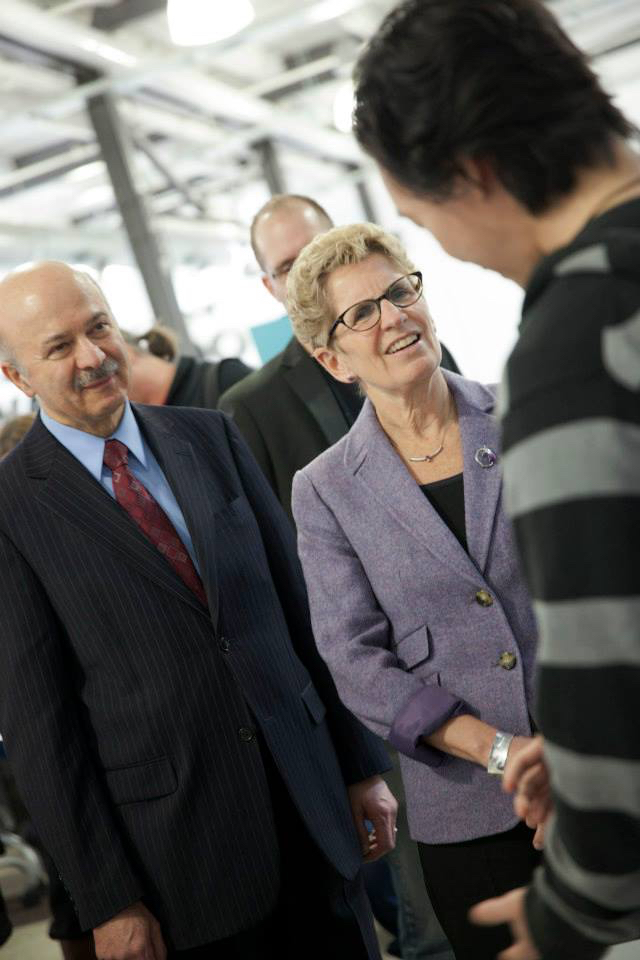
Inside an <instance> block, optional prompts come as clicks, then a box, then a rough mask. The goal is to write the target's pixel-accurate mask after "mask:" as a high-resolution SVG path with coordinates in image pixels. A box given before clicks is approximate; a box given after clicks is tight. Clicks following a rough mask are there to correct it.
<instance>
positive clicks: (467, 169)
mask: <svg viewBox="0 0 640 960" xmlns="http://www.w3.org/2000/svg"><path fill="white" fill-rule="evenodd" d="M460 165H461V167H462V168H463V170H464V173H465V176H464V180H466V181H467V183H469V184H471V185H472V186H474V187H477V189H478V190H480V192H481V193H482V194H483V196H485V197H488V196H490V195H491V194H492V193H493V191H494V190H495V187H496V185H497V183H498V181H497V178H496V174H495V171H494V169H493V164H492V163H491V160H489V159H488V158H487V157H464V158H463V159H462V160H461V161H460ZM464 180H463V181H462V185H464Z"/></svg>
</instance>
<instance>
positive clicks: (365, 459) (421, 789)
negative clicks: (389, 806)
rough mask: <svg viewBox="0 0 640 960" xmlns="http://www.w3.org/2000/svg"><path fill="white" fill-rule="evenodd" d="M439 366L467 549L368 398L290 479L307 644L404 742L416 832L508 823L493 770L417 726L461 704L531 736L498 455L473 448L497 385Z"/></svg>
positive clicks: (530, 642) (517, 576)
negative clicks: (458, 440) (454, 438)
mask: <svg viewBox="0 0 640 960" xmlns="http://www.w3.org/2000/svg"><path fill="white" fill-rule="evenodd" d="M445 376H446V378H447V382H448V384H449V387H450V388H451V390H452V391H453V394H454V396H455V399H456V403H457V407H458V414H459V422H460V432H461V436H462V448H463V457H464V493H465V521H466V532H467V541H468V546H469V553H468V554H467V553H466V552H465V550H464V549H463V547H462V546H461V545H460V543H459V541H458V540H457V539H456V537H455V536H454V534H453V533H452V532H451V531H450V530H449V528H448V527H447V525H446V524H445V523H444V521H443V520H442V519H441V518H440V516H439V515H438V513H437V512H436V511H435V510H434V509H433V507H432V506H431V504H430V503H429V501H428V500H427V498H426V497H425V496H424V494H423V493H422V491H421V490H420V487H419V486H418V484H417V483H416V481H415V480H414V479H413V477H412V476H411V474H410V473H409V471H408V470H407V468H406V467H405V465H404V463H403V461H402V460H401V459H400V457H399V456H398V454H397V453H396V452H395V450H394V449H393V447H392V445H391V443H390V441H389V440H388V438H387V436H386V434H385V433H384V431H383V430H382V428H381V427H380V425H379V423H378V419H377V417H376V414H375V411H374V409H373V406H372V405H371V403H370V402H369V401H366V402H365V405H364V407H363V409H362V413H361V414H360V416H359V417H358V419H357V420H356V422H355V424H354V425H353V427H352V428H351V430H350V431H349V433H348V434H347V435H346V436H345V437H344V438H343V439H342V440H340V441H339V442H338V443H336V444H335V446H333V447H330V448H329V449H328V450H326V451H325V452H324V453H323V454H321V455H320V456H319V457H318V458H317V459H316V460H314V461H313V462H312V463H310V464H309V465H308V466H307V467H305V469H304V470H301V471H300V472H299V473H297V474H296V476H295V479H294V482H293V513H294V517H295V520H296V524H297V527H298V549H299V553H300V559H301V560H302V566H303V568H304V573H305V578H306V581H307V588H308V591H309V601H310V604H311V616H312V622H313V628H314V632H315V637H316V642H317V644H318V648H319V650H320V653H321V654H322V656H323V657H324V659H325V660H326V662H327V664H328V665H329V668H330V670H331V672H332V674H333V678H334V681H335V683H336V686H337V688H338V693H339V694H340V696H341V698H342V700H343V702H344V703H345V704H346V705H347V707H349V709H350V710H352V711H353V713H354V714H355V715H356V716H357V717H359V718H360V720H362V722H363V723H364V724H365V725H366V726H367V727H369V728H370V729H371V730H373V731H374V732H375V733H377V734H379V735H380V736H382V737H385V738H387V739H388V740H389V741H390V742H391V743H392V744H393V745H394V746H395V747H396V748H397V749H398V750H399V751H400V754H401V757H400V759H401V765H402V774H403V779H404V785H405V791H406V796H407V808H408V814H409V825H410V828H411V835H412V837H413V838H414V839H415V840H421V841H423V842H424V843H450V842H456V841H461V840H469V839H472V838H474V837H479V836H486V835H488V834H492V833H499V832H501V831H504V830H508V829H510V828H511V827H512V826H514V825H515V824H516V823H517V817H516V816H515V814H514V812H513V806H512V800H511V798H510V797H508V796H506V795H505V794H504V793H503V792H502V790H501V788H500V780H499V778H498V777H492V776H489V774H487V773H486V771H485V770H483V769H482V768H481V767H480V766H478V765H477V764H475V763H471V762H469V761H466V760H458V759H456V758H455V757H451V756H449V755H447V754H444V753H442V752H441V751H439V750H436V749H433V748H431V747H429V746H426V745H423V744H421V742H420V738H421V736H422V735H424V734H429V733H431V732H432V731H434V730H436V729H437V728H438V727H439V726H441V724H442V723H443V722H444V721H445V720H447V719H448V718H449V717H451V716H454V715H456V714H457V713H464V712H467V713H471V714H473V715H474V716H477V717H480V718H481V719H482V720H485V721H486V722H487V723H490V724H493V725H494V726H496V727H498V729H500V730H504V731H508V732H510V733H516V734H525V735H527V734H530V733H531V723H530V712H531V710H532V702H533V673H534V658H535V648H536V625H535V620H534V617H533V612H532V609H531V603H530V599H529V594H528V592H527V590H526V588H525V585H524V581H523V578H522V573H521V570H520V566H519V563H518V560H517V556H516V550H515V544H514V540H513V534H512V530H511V526H510V524H509V521H508V520H507V518H506V516H505V513H504V511H503V509H502V503H501V499H502V498H501V487H502V477H501V470H500V465H499V461H498V463H497V464H496V465H495V466H489V467H482V466H481V465H480V464H479V463H478V462H477V461H476V460H475V453H476V451H477V450H479V449H480V448H481V447H489V448H490V449H491V450H493V451H494V452H495V453H496V454H499V451H500V437H499V430H498V426H497V424H496V421H495V418H494V416H493V408H494V403H495V397H494V392H493V391H492V390H491V389H489V388H487V387H485V386H482V384H479V383H475V382H474V381H471V380H465V379H464V378H463V377H459V376H457V375H456V374H452V373H448V372H446V371H445ZM480 459H482V458H480ZM479 591H484V592H485V593H484V594H483V593H480V594H479V595H478V592H479ZM487 594H488V595H489V596H488V597H487ZM483 600H484V604H483V603H482V601H483ZM503 654H509V655H511V656H509V657H506V658H505V657H504V656H503ZM514 658H515V665H514ZM505 664H508V665H510V666H511V669H507V668H506V667H505Z"/></svg>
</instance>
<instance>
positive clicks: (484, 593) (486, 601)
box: [476, 590, 493, 607]
mask: <svg viewBox="0 0 640 960" xmlns="http://www.w3.org/2000/svg"><path fill="white" fill-rule="evenodd" d="M476 603H479V604H480V606H481V607H490V606H491V604H492V603H493V597H492V596H491V594H490V593H489V591H488V590H478V592H477V593H476Z"/></svg>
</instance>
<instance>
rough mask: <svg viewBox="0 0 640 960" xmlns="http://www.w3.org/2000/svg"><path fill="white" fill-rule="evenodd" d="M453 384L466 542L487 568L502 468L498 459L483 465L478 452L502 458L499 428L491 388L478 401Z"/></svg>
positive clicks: (482, 565) (481, 565)
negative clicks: (462, 459)
mask: <svg viewBox="0 0 640 960" xmlns="http://www.w3.org/2000/svg"><path fill="white" fill-rule="evenodd" d="M461 383H464V381H461ZM450 385H451V386H452V389H453V392H454V395H455V398H456V402H457V405H458V418H459V423H460V436H461V439H462V454H463V458H464V478H465V479H464V512H465V526H466V529H467V545H468V547H469V553H470V555H471V556H472V557H473V559H474V560H475V562H476V564H477V565H478V569H479V570H481V571H484V570H485V567H486V564H487V557H488V554H489V547H490V546H491V537H492V534H493V529H494V523H495V515H496V510H497V508H498V503H499V500H500V492H501V489H502V470H501V467H500V463H499V459H498V460H497V461H496V463H495V465H494V466H489V467H487V466H485V467H482V466H481V465H480V464H479V463H478V461H477V460H476V454H477V452H478V451H479V450H481V449H482V448H483V447H486V448H488V449H489V450H490V451H492V453H494V454H495V455H496V457H497V458H499V454H500V428H499V426H498V423H497V421H496V418H495V417H494V416H493V413H492V411H493V400H492V397H491V395H490V394H489V392H488V391H486V393H487V394H488V397H487V398H486V399H485V402H484V403H480V404H478V403H477V402H470V399H469V396H468V393H467V392H466V391H465V390H464V389H460V387H459V386H458V383H457V381H456V382H454V383H451V381H450ZM480 459H481V460H482V459H483V458H482V457H480Z"/></svg>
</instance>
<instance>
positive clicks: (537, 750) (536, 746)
mask: <svg viewBox="0 0 640 960" xmlns="http://www.w3.org/2000/svg"><path fill="white" fill-rule="evenodd" d="M541 761H542V744H541V743H540V742H538V741H534V742H533V743H532V744H531V745H530V746H529V747H525V749H524V750H521V751H520V752H519V753H517V754H516V755H515V756H514V757H512V758H509V760H508V761H507V765H506V767H505V771H504V776H503V778H502V786H503V789H504V790H506V791H507V793H513V791H514V790H515V788H516V786H517V784H518V781H519V779H520V777H521V776H522V774H523V773H524V772H525V771H526V770H528V769H529V767H532V766H533V765H534V764H537V763H540V762H541Z"/></svg>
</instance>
